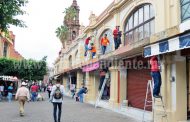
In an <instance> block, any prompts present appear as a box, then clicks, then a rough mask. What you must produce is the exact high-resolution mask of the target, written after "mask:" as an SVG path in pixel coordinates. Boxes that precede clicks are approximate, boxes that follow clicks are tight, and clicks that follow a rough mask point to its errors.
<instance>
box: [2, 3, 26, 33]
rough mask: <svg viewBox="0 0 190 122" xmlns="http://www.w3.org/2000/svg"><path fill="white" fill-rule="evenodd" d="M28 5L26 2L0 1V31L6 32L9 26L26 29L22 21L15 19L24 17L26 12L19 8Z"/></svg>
mask: <svg viewBox="0 0 190 122" xmlns="http://www.w3.org/2000/svg"><path fill="white" fill-rule="evenodd" d="M27 3H28V0H1V1H0V29H1V31H7V30H8V28H9V25H10V24H11V25H15V26H19V27H26V25H25V24H24V22H23V21H22V20H19V19H17V18H15V17H16V16H18V15H24V14H25V13H26V12H25V11H24V10H22V9H21V8H22V7H23V6H25V5H26V4H27Z"/></svg>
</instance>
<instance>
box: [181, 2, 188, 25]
mask: <svg viewBox="0 0 190 122" xmlns="http://www.w3.org/2000/svg"><path fill="white" fill-rule="evenodd" d="M188 19H190V0H181V21H182V22H183V21H185V20H188Z"/></svg>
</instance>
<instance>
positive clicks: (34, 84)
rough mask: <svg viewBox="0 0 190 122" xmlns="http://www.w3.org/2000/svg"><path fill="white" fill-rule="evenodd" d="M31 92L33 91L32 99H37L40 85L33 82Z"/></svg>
mask: <svg viewBox="0 0 190 122" xmlns="http://www.w3.org/2000/svg"><path fill="white" fill-rule="evenodd" d="M31 92H32V101H33V102H34V101H36V97H37V94H38V86H37V85H36V83H33V85H32V86H31Z"/></svg>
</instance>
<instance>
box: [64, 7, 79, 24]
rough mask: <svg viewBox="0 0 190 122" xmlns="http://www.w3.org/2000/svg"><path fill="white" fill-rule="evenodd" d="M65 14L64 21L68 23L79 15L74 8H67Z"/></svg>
mask: <svg viewBox="0 0 190 122" xmlns="http://www.w3.org/2000/svg"><path fill="white" fill-rule="evenodd" d="M63 13H65V18H64V19H65V20H68V21H72V20H73V19H74V18H75V17H76V15H77V11H76V9H75V8H74V7H72V6H71V7H69V8H65V11H64V12H63Z"/></svg>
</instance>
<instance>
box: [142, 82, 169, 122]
mask: <svg viewBox="0 0 190 122" xmlns="http://www.w3.org/2000/svg"><path fill="white" fill-rule="evenodd" d="M149 92H151V98H152V100H148V93H149ZM158 99H160V100H159V102H161V105H155V102H156V101H157V100H158ZM150 106H152V113H153V117H152V118H153V122H155V121H154V119H155V111H154V109H155V107H156V106H162V108H163V112H164V114H160V115H161V116H162V118H163V117H166V122H168V119H167V112H166V108H165V105H164V102H163V99H162V96H161V97H160V98H154V97H153V85H152V81H151V80H149V81H148V83H147V90H146V98H145V103H144V111H143V120H142V122H146V121H145V112H146V108H147V107H150Z"/></svg>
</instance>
